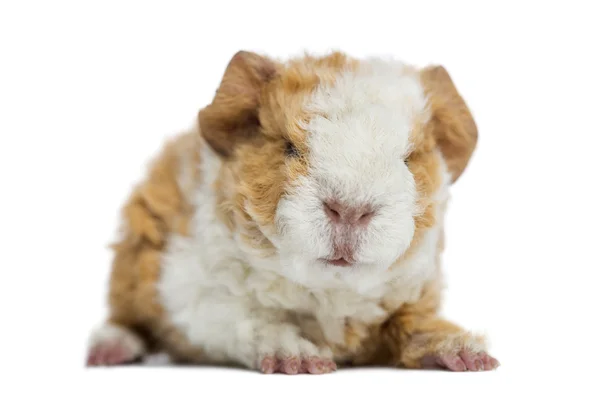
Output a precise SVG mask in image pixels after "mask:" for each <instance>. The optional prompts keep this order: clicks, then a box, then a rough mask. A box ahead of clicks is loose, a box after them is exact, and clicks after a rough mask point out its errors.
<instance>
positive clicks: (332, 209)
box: [323, 202, 342, 222]
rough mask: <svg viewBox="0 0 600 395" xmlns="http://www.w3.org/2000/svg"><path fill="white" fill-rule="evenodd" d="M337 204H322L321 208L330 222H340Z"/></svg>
mask: <svg viewBox="0 0 600 395" xmlns="http://www.w3.org/2000/svg"><path fill="white" fill-rule="evenodd" d="M337 206H338V204H337V203H333V202H330V203H328V202H323V208H324V209H325V213H326V214H327V216H328V217H329V218H331V220H333V221H335V222H338V221H340V220H341V219H342V218H341V215H340V213H339V208H337Z"/></svg>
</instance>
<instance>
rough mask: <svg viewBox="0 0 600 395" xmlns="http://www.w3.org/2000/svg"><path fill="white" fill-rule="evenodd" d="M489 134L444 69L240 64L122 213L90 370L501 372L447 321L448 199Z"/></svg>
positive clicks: (368, 61)
mask: <svg viewBox="0 0 600 395" xmlns="http://www.w3.org/2000/svg"><path fill="white" fill-rule="evenodd" d="M477 135H478V132H477V127H476V124H475V122H474V120H473V117H472V115H471V112H470V110H469V109H468V108H467V106H466V104H465V101H464V100H463V99H462V97H461V96H460V95H459V93H458V91H457V89H456V87H455V86H454V83H453V81H452V80H451V78H450V76H449V74H448V73H447V71H446V70H445V69H444V68H443V67H442V66H431V67H425V68H417V67H414V66H411V65H407V64H405V63H401V62H399V61H396V60H393V59H391V60H390V59H382V58H365V59H358V58H354V57H350V56H348V55H346V54H344V53H341V52H331V53H328V54H326V55H322V56H315V55H310V54H306V55H302V56H298V57H296V58H293V59H290V60H287V61H283V60H276V59H272V58H269V57H266V56H263V55H260V54H256V53H252V52H247V51H240V52H238V53H237V54H235V56H233V58H232V59H231V60H230V61H229V63H228V65H227V67H226V69H225V72H224V75H223V78H222V81H221V83H220V85H219V87H218V89H217V91H216V93H215V96H214V99H213V100H212V102H211V103H210V104H208V105H207V106H206V107H204V108H202V109H201V110H200V111H199V113H198V117H197V121H195V122H194V125H193V126H191V127H190V128H189V130H186V131H184V132H182V133H181V134H179V135H177V136H176V137H175V138H173V139H172V140H170V141H168V142H167V143H165V146H164V147H163V149H162V150H161V152H160V154H158V155H157V156H156V157H155V158H154V160H153V161H152V162H151V163H150V165H149V169H148V172H147V174H146V175H145V177H144V179H143V180H142V181H141V182H140V183H139V184H137V185H136V186H135V188H134V189H133V191H132V193H131V196H130V197H129V199H128V201H127V202H126V203H125V204H124V207H123V210H122V225H121V228H120V233H119V236H118V239H117V241H116V242H115V244H114V245H113V248H114V260H113V262H112V270H111V275H110V289H109V297H108V304H109V315H108V317H107V319H106V321H105V323H104V324H102V325H100V326H99V327H98V328H97V329H96V330H95V331H94V332H93V334H92V336H91V337H90V343H89V346H88V347H89V348H88V354H87V365H88V366H102V365H104V366H106V365H119V364H125V363H132V362H136V361H140V360H143V358H144V356H146V355H148V354H149V353H154V352H164V353H167V354H168V355H169V356H170V358H171V360H172V361H173V362H174V363H192V364H214V365H217V364H218V365H235V366H243V367H246V368H248V369H254V370H257V371H260V372H263V373H275V372H279V373H285V374H298V373H311V374H319V373H328V372H332V371H334V370H336V368H337V366H345V365H354V366H357V365H358V366H366V365H377V366H381V365H387V366H397V367H403V368H415V369H419V368H439V369H448V370H451V371H480V370H492V369H495V368H496V367H497V366H498V361H497V360H496V359H495V358H493V357H492V356H491V355H489V354H488V352H487V346H486V339H485V338H484V337H482V336H479V335H475V334H473V333H471V332H469V331H467V330H465V329H463V328H461V327H460V326H457V325H455V324H453V323H451V322H449V321H447V320H445V319H443V318H441V317H440V316H439V315H438V309H439V306H440V293H441V292H440V291H441V284H442V278H441V271H440V253H441V251H442V249H443V229H444V213H445V210H446V206H447V200H448V196H449V189H450V187H451V185H452V184H453V183H454V182H456V181H457V179H458V178H459V177H460V176H461V174H462V173H463V171H464V170H465V168H466V166H467V164H468V162H469V160H470V157H471V155H472V153H473V151H474V149H475V146H476V142H477Z"/></svg>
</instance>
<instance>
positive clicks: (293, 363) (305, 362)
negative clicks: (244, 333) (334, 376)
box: [260, 355, 337, 374]
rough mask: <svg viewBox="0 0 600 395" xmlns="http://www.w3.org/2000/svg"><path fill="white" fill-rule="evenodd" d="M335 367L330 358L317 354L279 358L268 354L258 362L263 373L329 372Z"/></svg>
mask: <svg viewBox="0 0 600 395" xmlns="http://www.w3.org/2000/svg"><path fill="white" fill-rule="evenodd" d="M336 368H337V367H336V364H335V362H334V361H333V360H332V359H330V358H323V357H319V356H310V357H299V356H291V357H283V358H281V357H277V356H275V355H269V356H265V357H264V358H263V359H262V361H261V363H260V370H261V372H263V373H284V374H298V373H309V374H323V373H331V372H333V371H334V370H336Z"/></svg>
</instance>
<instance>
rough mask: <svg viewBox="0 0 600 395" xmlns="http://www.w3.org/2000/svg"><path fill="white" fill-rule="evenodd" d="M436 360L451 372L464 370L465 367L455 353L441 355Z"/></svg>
mask: <svg viewBox="0 0 600 395" xmlns="http://www.w3.org/2000/svg"><path fill="white" fill-rule="evenodd" d="M437 362H438V364H439V365H441V366H443V367H446V368H448V369H450V370H452V371H453V372H464V371H465V370H467V367H466V365H465V363H464V362H463V360H462V359H461V358H460V357H458V356H456V355H443V356H440V357H438V359H437Z"/></svg>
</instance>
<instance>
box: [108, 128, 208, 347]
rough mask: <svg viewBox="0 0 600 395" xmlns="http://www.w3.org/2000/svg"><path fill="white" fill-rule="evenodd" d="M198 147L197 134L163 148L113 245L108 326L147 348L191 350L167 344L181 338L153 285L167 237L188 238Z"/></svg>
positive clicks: (129, 204)
mask: <svg viewBox="0 0 600 395" xmlns="http://www.w3.org/2000/svg"><path fill="white" fill-rule="evenodd" d="M201 143H202V142H201V138H200V136H199V135H198V134H197V133H188V134H184V135H181V136H179V137H178V138H176V139H174V140H173V141H171V142H169V143H168V144H166V145H165V147H164V148H163V150H162V152H161V154H160V155H159V156H158V157H157V158H156V160H155V161H154V162H153V163H152V165H151V166H150V169H149V172H148V175H147V177H146V179H145V180H144V181H143V182H142V183H140V184H139V185H138V186H137V188H135V190H134V191H133V193H132V195H131V197H130V198H129V200H128V201H127V203H126V204H125V206H124V208H123V211H122V215H123V227H122V230H121V237H120V239H119V240H118V241H117V242H116V243H115V244H114V245H113V249H114V252H115V256H114V259H113V264H112V272H111V278H110V290H109V306H110V316H109V321H111V322H113V323H115V324H119V325H122V326H125V327H128V328H130V329H132V330H134V331H136V332H138V333H139V334H140V335H141V336H142V337H143V338H144V339H145V340H146V342H148V343H149V344H150V345H152V344H153V343H155V342H156V341H158V340H160V343H161V344H163V346H165V345H166V346H167V347H179V348H182V349H185V348H188V349H190V347H189V346H188V345H187V344H186V345H179V346H178V345H177V344H175V343H173V342H172V341H169V340H168V339H171V338H173V339H175V338H177V339H180V336H178V335H176V334H175V332H176V331H175V330H174V328H171V327H170V326H169V324H168V323H167V322H166V319H165V317H164V312H163V309H162V306H161V304H160V302H159V300H158V295H157V290H156V283H157V281H158V279H159V276H160V261H161V254H162V253H163V252H164V248H165V246H166V242H167V238H168V236H169V234H172V233H177V234H181V235H187V233H188V229H187V225H188V221H189V218H190V217H191V215H192V214H193V211H192V207H191V205H190V202H189V196H190V195H191V192H192V191H193V190H194V189H195V188H196V186H197V185H198V184H199V182H200V174H199V171H198V170H197V169H198V163H199V160H200V158H199V152H200V146H201ZM182 175H186V176H185V177H182ZM179 341H181V340H179ZM179 341H178V342H179Z"/></svg>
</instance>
